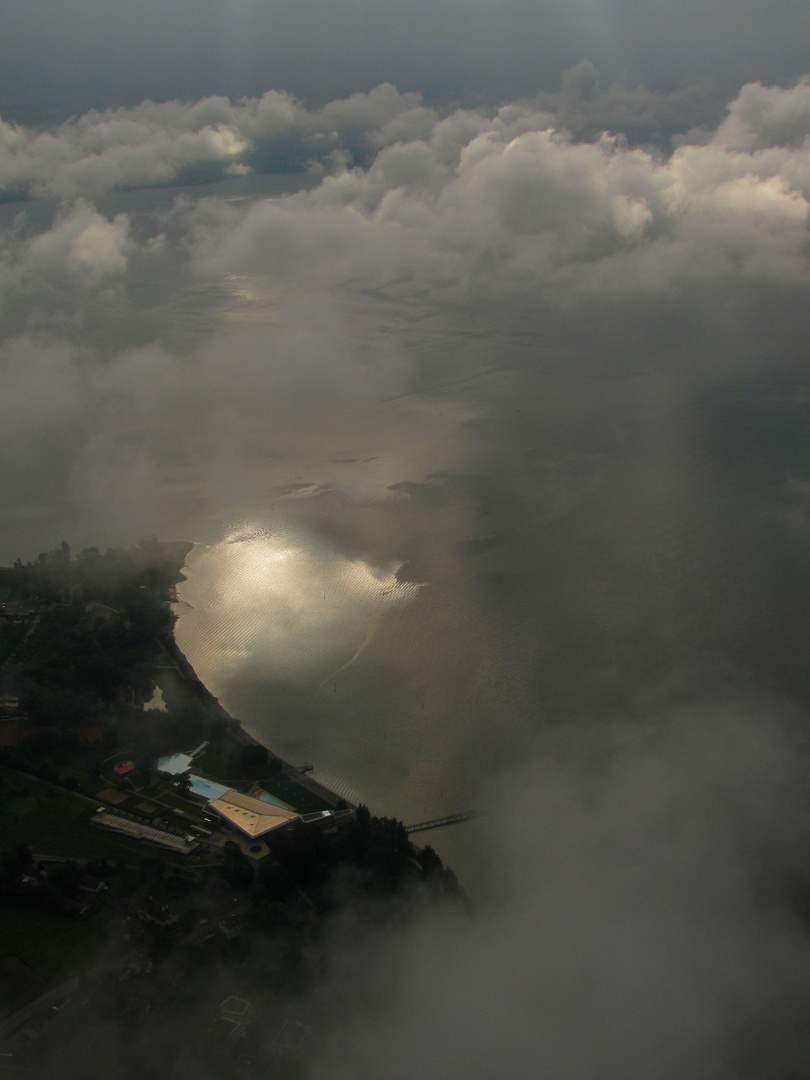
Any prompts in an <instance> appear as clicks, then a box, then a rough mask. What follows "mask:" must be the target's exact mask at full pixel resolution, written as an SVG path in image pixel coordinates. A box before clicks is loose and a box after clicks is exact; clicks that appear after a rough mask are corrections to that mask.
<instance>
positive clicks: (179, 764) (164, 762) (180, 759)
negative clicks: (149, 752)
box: [158, 754, 192, 776]
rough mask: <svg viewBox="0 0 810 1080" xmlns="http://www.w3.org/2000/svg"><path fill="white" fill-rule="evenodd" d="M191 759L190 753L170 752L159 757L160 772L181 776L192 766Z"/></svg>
mask: <svg viewBox="0 0 810 1080" xmlns="http://www.w3.org/2000/svg"><path fill="white" fill-rule="evenodd" d="M191 761H192V759H191V758H190V757H189V755H188V754H169V755H168V757H162V758H158V772H162V773H168V774H169V776H180V774H181V773H184V772H188V770H189V769H190V768H191Z"/></svg>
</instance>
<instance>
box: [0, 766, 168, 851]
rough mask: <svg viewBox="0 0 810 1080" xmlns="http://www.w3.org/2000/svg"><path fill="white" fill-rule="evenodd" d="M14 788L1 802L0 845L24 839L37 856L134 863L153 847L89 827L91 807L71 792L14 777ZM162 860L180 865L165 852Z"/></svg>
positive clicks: (5, 845) (11, 843)
mask: <svg viewBox="0 0 810 1080" xmlns="http://www.w3.org/2000/svg"><path fill="white" fill-rule="evenodd" d="M14 783H15V788H20V789H24V790H25V794H24V795H22V796H20V797H17V798H11V799H8V800H7V801H4V805H3V806H2V809H0V814H2V824H1V825H0V848H8V847H11V846H12V845H13V844H15V843H16V842H17V841H18V840H24V841H25V842H26V843H27V844H28V846H29V847H30V848H31V850H32V851H34V852H37V853H38V854H41V855H68V856H72V857H74V858H77V859H107V860H109V861H110V862H128V863H135V862H137V861H138V860H139V859H141V858H142V857H143V856H144V855H148V854H153V853H154V850H153V849H149V848H146V847H145V846H144V845H143V844H140V843H138V842H137V841H135V840H129V839H127V838H126V837H123V836H122V837H118V836H116V835H115V834H114V833H108V832H104V831H102V830H101V829H91V828H90V826H89V825H88V821H89V820H90V818H91V817H92V816H93V808H92V807H90V806H88V805H87V803H85V802H82V801H81V800H80V799H75V798H73V797H72V796H71V795H67V794H62V793H61V792H58V791H53V790H52V789H51V788H48V787H44V786H43V785H41V784H35V783H32V782H31V781H26V780H24V779H23V778H19V779H17V778H15V781H14ZM161 856H162V857H163V858H164V859H165V861H166V862H170V863H172V864H176V865H177V866H181V865H183V863H182V862H181V861H179V860H178V861H175V859H174V858H173V857H172V856H171V855H170V853H168V852H166V853H165V854H164V853H163V852H161Z"/></svg>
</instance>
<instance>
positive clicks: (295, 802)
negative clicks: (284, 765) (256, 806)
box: [262, 780, 332, 814]
mask: <svg viewBox="0 0 810 1080" xmlns="http://www.w3.org/2000/svg"><path fill="white" fill-rule="evenodd" d="M262 787H263V788H264V790H265V791H266V792H267V794H268V795H275V797H276V798H277V799H281V801H282V802H285V803H287V804H288V805H289V806H291V807H292V808H293V810H297V811H298V813H299V814H314V813H315V812H316V811H318V810H331V809H332V808H331V806H330V804H329V803H328V802H325V801H324V800H323V799H319V798H318V796H317V795H313V794H312V792H311V791H307V790H306V788H302V787H300V786H299V785H298V784H294V783H291V782H290V781H289V780H267V781H262Z"/></svg>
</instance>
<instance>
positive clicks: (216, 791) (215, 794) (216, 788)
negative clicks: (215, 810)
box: [189, 773, 230, 802]
mask: <svg viewBox="0 0 810 1080" xmlns="http://www.w3.org/2000/svg"><path fill="white" fill-rule="evenodd" d="M189 780H190V781H191V790H192V791H193V792H194V794H195V795H200V796H202V798H203V799H207V800H208V801H209V802H213V800H214V799H220V798H222V796H223V795H224V794H225V792H226V791H230V788H227V787H225V786H224V785H223V784H215V783H214V781H213V780H206V779H205V777H204V776H196V775H195V774H194V773H191V774H190V776H189Z"/></svg>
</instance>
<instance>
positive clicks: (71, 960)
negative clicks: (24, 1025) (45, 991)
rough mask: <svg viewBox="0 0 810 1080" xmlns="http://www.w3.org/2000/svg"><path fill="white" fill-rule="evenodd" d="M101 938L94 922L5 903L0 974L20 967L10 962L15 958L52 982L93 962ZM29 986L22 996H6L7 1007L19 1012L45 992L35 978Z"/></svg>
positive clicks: (1, 915) (0, 927) (0, 930)
mask: <svg viewBox="0 0 810 1080" xmlns="http://www.w3.org/2000/svg"><path fill="white" fill-rule="evenodd" d="M97 939H98V933H97V932H95V931H94V929H93V925H92V923H88V922H82V921H80V920H79V919H74V918H70V917H69V916H67V915H57V914H55V913H54V912H52V911H35V910H29V909H27V908H22V907H16V906H11V905H5V904H4V905H2V907H0V973H2V971H3V969H4V967H9V968H10V967H12V966H17V965H12V964H10V963H9V961H10V959H11V958H16V959H17V960H18V961H20V962H21V963H22V964H24V965H25V966H26V968H30V969H31V970H32V971H33V972H35V973H36V975H37V976H39V977H40V979H43V980H45V982H51V981H53V979H55V978H57V977H58V976H59V975H61V974H63V973H66V972H68V971H70V970H71V969H73V968H75V967H76V966H77V965H78V964H81V963H87V962H88V961H90V960H91V959H92V956H93V944H94V941H96V940H97ZM4 962H5V964H4ZM23 970H24V969H23ZM26 983H27V984H28V986H26V987H25V988H23V987H20V990H21V991H22V993H21V994H16V993H14V994H10V995H6V996H4V1001H3V1004H5V1005H6V1007H7V1008H10V1009H15V1008H17V1009H18V1008H20V1007H21V1006H22V1005H24V1004H25V999H26V998H27V999H28V1000H30V999H31V998H32V997H35V996H36V994H37V993H40V992H41V990H42V983H40V982H39V980H37V979H36V978H35V977H32V976H29V978H28V979H26ZM20 997H22V998H23V1000H20Z"/></svg>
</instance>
